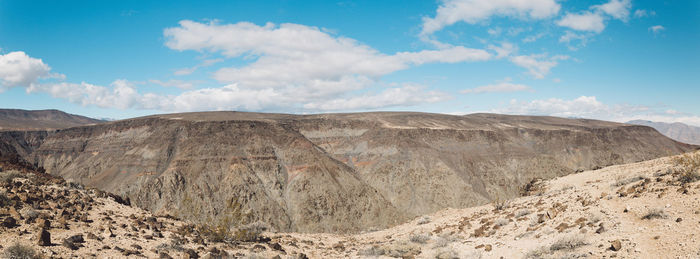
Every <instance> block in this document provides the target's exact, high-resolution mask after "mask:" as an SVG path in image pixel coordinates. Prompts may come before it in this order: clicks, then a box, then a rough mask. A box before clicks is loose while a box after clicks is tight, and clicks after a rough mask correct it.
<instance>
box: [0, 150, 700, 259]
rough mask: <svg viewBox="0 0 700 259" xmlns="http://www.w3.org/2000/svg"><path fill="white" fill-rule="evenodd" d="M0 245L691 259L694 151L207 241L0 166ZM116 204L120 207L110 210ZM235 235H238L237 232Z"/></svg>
mask: <svg viewBox="0 0 700 259" xmlns="http://www.w3.org/2000/svg"><path fill="white" fill-rule="evenodd" d="M0 167H3V170H4V172H0V240H2V241H3V242H2V243H1V244H0V249H2V253H3V256H8V255H13V254H14V255H16V253H17V252H18V251H24V252H27V251H33V252H34V253H35V254H40V255H43V256H51V257H57V258H63V257H66V258H67V257H79V258H122V257H132V258H140V257H147V258H155V257H160V258H173V257H174V258H198V257H202V258H227V257H228V256H232V257H236V258H239V257H243V258H299V259H301V258H583V257H586V258H697V257H698V256H700V237H698V233H700V171H698V169H700V152H696V153H690V154H686V155H684V156H676V157H665V158H660V159H655V160H650V161H645V162H640V163H633V164H624V165H616V166H610V167H606V168H603V169H599V170H592V171H584V172H580V173H575V174H571V175H568V176H564V177H559V178H555V179H551V180H545V181H539V180H536V181H533V182H531V184H530V185H528V188H527V189H526V192H525V194H526V196H523V197H519V198H515V199H511V200H505V201H499V202H494V203H491V204H487V205H483V206H478V207H472V208H465V209H445V210H441V211H438V212H436V213H434V214H431V215H425V216H421V217H416V218H414V219H412V220H411V221H409V222H406V223H404V224H401V225H398V226H395V227H392V228H388V229H384V230H380V231H372V232H365V233H361V234H327V233H272V232H263V231H262V230H263V228H262V227H259V226H258V227H251V226H249V227H245V228H240V229H232V230H227V231H221V232H218V231H217V230H213V231H212V229H211V228H206V227H202V226H197V225H193V224H191V223H187V222H183V221H180V220H177V219H174V218H172V217H158V216H154V215H153V214H151V213H150V212H147V211H144V210H142V209H139V208H136V207H131V206H128V205H125V204H123V203H124V201H123V200H121V199H120V197H118V196H115V195H111V194H109V193H104V192H102V191H99V190H95V189H83V188H81V187H80V186H79V185H76V184H70V183H66V182H65V181H63V180H62V179H59V178H56V177H53V176H50V175H45V174H41V173H37V172H31V174H30V173H28V172H26V170H24V169H21V168H20V169H17V168H14V167H7V166H6V164H4V163H0ZM120 202H121V203H120ZM242 230H245V231H242Z"/></svg>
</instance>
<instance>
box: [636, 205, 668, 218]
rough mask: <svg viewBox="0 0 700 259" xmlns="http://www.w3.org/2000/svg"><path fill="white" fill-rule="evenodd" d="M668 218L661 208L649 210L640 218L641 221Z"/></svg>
mask: <svg viewBox="0 0 700 259" xmlns="http://www.w3.org/2000/svg"><path fill="white" fill-rule="evenodd" d="M666 217H668V215H667V214H666V212H665V211H664V209H661V208H655V209H650V210H649V211H647V213H646V214H644V216H642V219H664V218H666Z"/></svg>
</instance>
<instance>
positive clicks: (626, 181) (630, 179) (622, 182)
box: [612, 176, 644, 187]
mask: <svg viewBox="0 0 700 259" xmlns="http://www.w3.org/2000/svg"><path fill="white" fill-rule="evenodd" d="M641 180H644V177H641V176H634V177H628V178H622V177H620V178H618V179H617V181H615V183H613V184H612V185H613V186H616V187H620V186H624V185H628V184H630V183H633V182H637V181H641Z"/></svg>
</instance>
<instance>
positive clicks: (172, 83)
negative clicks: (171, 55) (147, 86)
mask: <svg viewBox="0 0 700 259" xmlns="http://www.w3.org/2000/svg"><path fill="white" fill-rule="evenodd" d="M148 82H150V83H152V84H157V85H160V86H164V87H176V88H180V89H192V88H195V86H196V85H197V84H200V83H202V81H184V80H176V79H171V80H168V81H161V80H156V79H152V80H148Z"/></svg>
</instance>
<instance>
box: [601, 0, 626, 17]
mask: <svg viewBox="0 0 700 259" xmlns="http://www.w3.org/2000/svg"><path fill="white" fill-rule="evenodd" d="M631 7H632V1H631V0H610V2H607V3H605V4H602V5H595V6H593V7H592V8H593V9H595V10H599V11H601V12H603V13H605V14H607V15H610V16H612V17H613V18H615V19H618V20H622V21H627V20H628V19H629V16H630V8H631Z"/></svg>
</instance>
